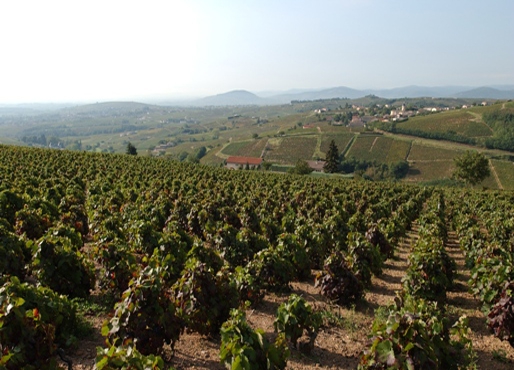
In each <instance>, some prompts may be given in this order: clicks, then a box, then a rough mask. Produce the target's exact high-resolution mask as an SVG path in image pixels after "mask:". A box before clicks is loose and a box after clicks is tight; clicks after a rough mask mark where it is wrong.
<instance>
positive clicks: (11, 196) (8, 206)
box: [0, 190, 24, 225]
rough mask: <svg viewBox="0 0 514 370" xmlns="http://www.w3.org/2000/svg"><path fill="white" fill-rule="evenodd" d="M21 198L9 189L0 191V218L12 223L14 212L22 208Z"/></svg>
mask: <svg viewBox="0 0 514 370" xmlns="http://www.w3.org/2000/svg"><path fill="white" fill-rule="evenodd" d="M23 203H24V202H23V199H22V198H21V197H20V196H19V195H18V194H16V193H14V192H12V191H10V190H3V191H2V192H0V218H5V219H6V220H7V222H9V223H10V224H11V225H14V222H15V216H16V212H18V211H19V210H20V209H22V208H23Z"/></svg>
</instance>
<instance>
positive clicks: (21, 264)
mask: <svg viewBox="0 0 514 370" xmlns="http://www.w3.org/2000/svg"><path fill="white" fill-rule="evenodd" d="M28 255H30V253H28V250H27V247H26V245H25V243H24V242H23V241H21V240H19V239H18V237H17V235H16V234H14V233H13V232H10V231H9V229H8V227H7V226H5V225H2V224H0V279H1V278H2V277H3V276H4V275H15V276H18V277H20V278H22V277H23V276H24V275H25V263H26V262H27V257H28ZM0 282H1V281H0Z"/></svg>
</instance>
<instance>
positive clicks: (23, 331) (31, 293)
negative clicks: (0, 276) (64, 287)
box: [0, 277, 79, 370]
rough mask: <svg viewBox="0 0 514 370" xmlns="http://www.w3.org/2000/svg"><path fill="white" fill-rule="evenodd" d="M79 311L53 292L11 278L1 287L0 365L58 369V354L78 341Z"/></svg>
mask: <svg viewBox="0 0 514 370" xmlns="http://www.w3.org/2000/svg"><path fill="white" fill-rule="evenodd" d="M78 326H79V322H78V320H77V316H76V307H75V306H74V305H73V304H72V303H71V302H70V301H69V300H68V299H67V298H65V297H63V296H59V295H57V294H56V293H55V292H53V291H52V290H51V289H48V288H45V287H34V286H32V285H28V284H27V283H23V284H22V283H20V281H19V280H18V278H16V277H11V279H10V280H9V281H8V282H6V283H5V284H4V285H3V286H2V287H0V328H1V330H0V343H1V346H2V358H1V361H0V364H2V361H3V364H4V365H6V366H7V369H9V370H10V369H21V368H26V369H44V368H54V367H55V357H54V356H55V351H56V349H57V348H58V346H67V345H70V344H72V343H73V342H74V341H75V336H74V334H75V331H76V328H77V327H78Z"/></svg>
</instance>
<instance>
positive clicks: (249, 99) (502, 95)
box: [191, 85, 514, 106]
mask: <svg viewBox="0 0 514 370" xmlns="http://www.w3.org/2000/svg"><path fill="white" fill-rule="evenodd" d="M511 87H512V86H505V88H511ZM263 95H265V96H266V97H259V96H257V95H256V94H254V93H251V92H249V91H246V90H235V91H230V92H227V93H224V94H218V95H214V96H208V97H206V98H203V99H199V100H196V101H194V102H192V103H191V105H196V106H208V105H216V106H222V105H224V106H227V105H272V104H288V103H290V102H291V101H293V100H300V101H301V100H319V99H335V98H339V99H344V98H348V99H358V98H362V97H364V96H367V95H376V96H378V97H381V98H386V99H400V98H420V97H429V98H471V99H514V89H504V88H502V89H500V88H493V87H479V88H472V87H469V86H438V87H427V86H414V85H413V86H405V87H398V88H394V89H366V90H357V89H352V88H349V87H345V86H339V87H333V88H328V89H317V90H300V91H294V90H293V91H288V92H284V93H276V94H275V95H272V94H270V93H264V94H263Z"/></svg>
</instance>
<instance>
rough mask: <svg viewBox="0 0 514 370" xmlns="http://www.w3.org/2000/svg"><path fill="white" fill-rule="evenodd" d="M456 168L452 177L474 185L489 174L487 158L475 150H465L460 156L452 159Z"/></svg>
mask: <svg viewBox="0 0 514 370" xmlns="http://www.w3.org/2000/svg"><path fill="white" fill-rule="evenodd" d="M454 162H455V166H457V168H456V169H455V171H454V172H453V177H454V178H456V179H458V180H461V181H464V182H465V183H468V184H470V185H476V184H478V183H480V182H482V180H484V179H485V178H486V177H487V176H489V175H490V174H491V171H490V170H489V160H488V159H487V158H486V156H485V155H484V154H482V153H479V152H477V151H469V150H468V151H466V153H464V154H463V155H462V156H460V157H457V158H455V159H454Z"/></svg>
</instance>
